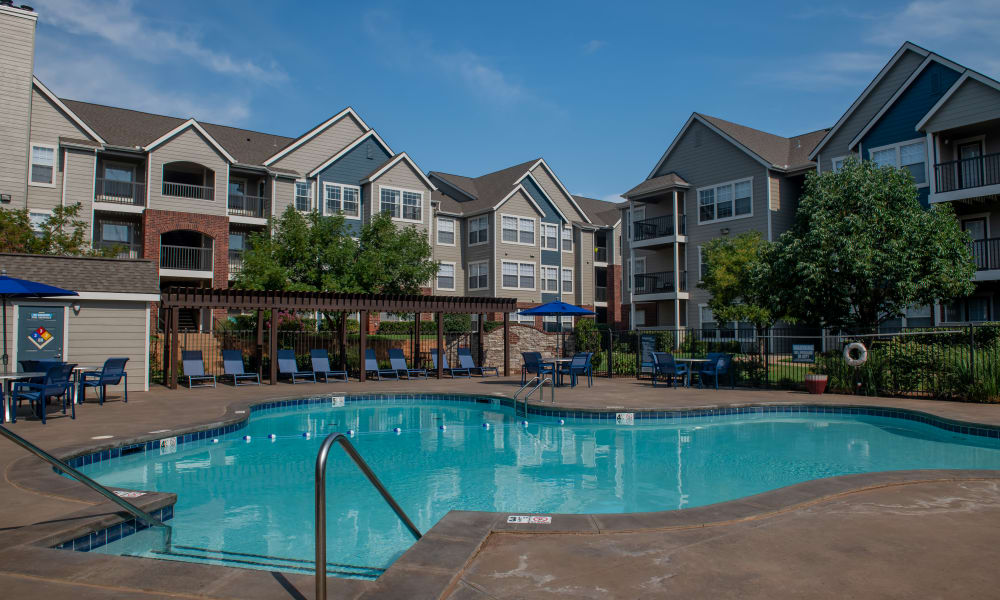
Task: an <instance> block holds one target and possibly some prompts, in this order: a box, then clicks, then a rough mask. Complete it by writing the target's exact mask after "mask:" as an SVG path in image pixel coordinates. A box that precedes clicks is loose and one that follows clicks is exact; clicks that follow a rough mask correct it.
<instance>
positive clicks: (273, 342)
mask: <svg viewBox="0 0 1000 600" xmlns="http://www.w3.org/2000/svg"><path fill="white" fill-rule="evenodd" d="M268 341H269V342H270V343H269V344H268V346H269V347H270V350H269V351H268V354H269V355H270V358H271V361H270V362H271V369H270V372H269V374H268V377H269V378H270V379H269V381H270V383H271V385H277V384H278V307H276V306H272V307H271V339H270V340H268Z"/></svg>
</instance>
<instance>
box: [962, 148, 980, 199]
mask: <svg viewBox="0 0 1000 600" xmlns="http://www.w3.org/2000/svg"><path fill="white" fill-rule="evenodd" d="M982 158H983V144H982V142H979V141H976V142H967V143H964V144H959V145H958V159H959V161H961V162H959V163H958V164H959V165H960V168H959V171H960V173H961V177H962V189H963V190H964V189H967V188H973V187H979V186H981V185H983V160H982Z"/></svg>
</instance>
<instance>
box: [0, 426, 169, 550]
mask: <svg viewBox="0 0 1000 600" xmlns="http://www.w3.org/2000/svg"><path fill="white" fill-rule="evenodd" d="M0 435H3V436H4V437H5V438H7V439H9V440H10V441H12V442H14V443H15V444H17V445H18V446H20V447H22V448H24V449H25V450H27V451H28V452H30V453H32V454H34V455H35V456H37V457H38V458H40V459H42V460H44V461H45V462H47V463H49V464H51V465H52V466H53V467H55V468H56V470H57V471H61V472H63V473H66V474H67V475H69V476H70V477H72V478H73V479H76V480H77V481H79V482H80V483H82V484H83V485H85V486H87V487H89V488H90V489H92V490H94V491H95V492H97V493H99V494H100V495H102V496H104V497H105V498H107V499H108V500H111V501H112V502H114V503H115V504H117V505H118V506H120V507H122V508H123V509H125V510H126V511H127V512H129V513H131V514H132V515H133V516H134V517H136V518H137V519H141V520H142V521H144V522H145V523H146V524H147V525H149V526H150V527H162V528H163V529H164V530H165V531H166V545H167V547H168V548H169V547H170V536H171V529H170V526H169V525H166V524H164V523H163V521H160V520H159V519H157V518H156V517H154V516H153V515H151V514H149V513H147V512H146V511H144V510H142V509H141V508H139V507H138V506H136V505H134V504H132V503H131V502H129V501H127V500H125V499H124V498H121V497H119V496H118V494H115V493H114V492H112V491H111V490H109V489H108V488H106V487H104V486H103V485H101V484H99V483H97V482H96V481H94V480H93V479H91V478H90V477H87V476H86V475H84V474H83V473H81V472H79V471H77V470H76V469H74V468H73V467H71V466H69V465H68V464H66V463H65V462H63V461H61V460H59V459H58V458H56V457H54V456H52V455H51V454H49V453H48V452H46V451H45V450H42V449H41V448H39V447H38V446H36V445H34V444H32V443H31V442H29V441H28V440H26V439H24V438H23V437H21V436H19V435H17V434H16V433H14V432H13V431H11V430H9V429H7V428H6V427H0Z"/></svg>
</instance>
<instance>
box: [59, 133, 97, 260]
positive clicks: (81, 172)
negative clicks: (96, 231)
mask: <svg viewBox="0 0 1000 600" xmlns="http://www.w3.org/2000/svg"><path fill="white" fill-rule="evenodd" d="M96 160H97V155H96V154H95V153H93V152H87V151H83V150H72V149H67V150H66V153H65V161H64V163H63V171H64V173H63V177H64V178H65V181H64V189H65V196H64V202H65V204H66V205H67V206H69V205H72V204H76V203H77V202H79V203H80V218H81V219H83V220H84V221H86V223H87V239H88V240H91V239H93V225H94V224H93V214H94V211H93V205H94V163H95V161H96Z"/></svg>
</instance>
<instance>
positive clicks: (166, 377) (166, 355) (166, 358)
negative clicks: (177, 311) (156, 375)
mask: <svg viewBox="0 0 1000 600" xmlns="http://www.w3.org/2000/svg"><path fill="white" fill-rule="evenodd" d="M170 313H171V311H170V309H169V308H165V309H163V356H161V357H160V361H161V363H162V364H163V385H165V386H167V387H168V388H169V387H170Z"/></svg>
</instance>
